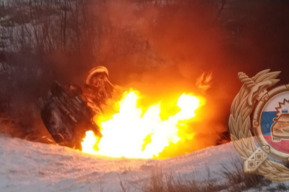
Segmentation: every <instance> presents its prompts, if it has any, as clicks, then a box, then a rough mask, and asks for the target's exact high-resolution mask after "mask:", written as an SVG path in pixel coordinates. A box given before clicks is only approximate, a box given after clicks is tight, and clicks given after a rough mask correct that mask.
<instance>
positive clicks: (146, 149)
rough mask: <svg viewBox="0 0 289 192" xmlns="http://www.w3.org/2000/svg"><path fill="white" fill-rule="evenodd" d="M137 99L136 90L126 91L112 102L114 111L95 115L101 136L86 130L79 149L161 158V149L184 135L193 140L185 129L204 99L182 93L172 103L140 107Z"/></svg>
mask: <svg viewBox="0 0 289 192" xmlns="http://www.w3.org/2000/svg"><path fill="white" fill-rule="evenodd" d="M140 98H141V97H140V93H139V92H137V91H135V90H130V91H127V92H125V93H124V94H123V97H122V99H121V100H120V101H116V102H115V105H114V109H113V111H114V112H104V113H103V114H102V115H98V116H97V117H95V119H94V120H95V122H96V123H97V124H98V125H99V127H100V131H101V134H102V137H97V136H95V135H94V133H93V132H92V131H87V132H86V136H85V138H84V139H83V142H82V151H83V152H85V153H89V154H94V155H101V156H108V157H126V158H162V157H161V156H160V153H161V152H162V151H163V150H164V149H165V148H168V147H170V146H173V145H174V144H176V143H178V142H179V141H181V140H182V139H184V138H186V139H187V138H188V137H190V138H191V139H193V133H192V131H190V133H188V132H187V131H186V130H187V129H185V128H187V127H188V126H189V123H190V122H191V121H192V120H193V119H195V118H197V117H196V114H195V112H196V110H197V109H198V108H200V107H202V106H203V105H204V104H205V102H206V101H205V99H204V98H203V97H199V96H194V95H192V94H185V93H184V94H182V95H181V96H180V97H179V98H178V100H177V102H176V103H165V104H163V103H161V102H159V103H158V104H155V105H149V106H142V105H141V102H140ZM172 102H173V101H172ZM174 102H175V101H174ZM172 105H173V106H174V107H175V108H176V109H177V110H172V109H171V108H172V107H171V106H172ZM176 105H177V106H176Z"/></svg>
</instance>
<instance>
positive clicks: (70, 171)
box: [0, 136, 239, 192]
mask: <svg viewBox="0 0 289 192" xmlns="http://www.w3.org/2000/svg"><path fill="white" fill-rule="evenodd" d="M0 146H1V147H0V162H1V165H0V166H1V169H0V191H23V192H26V191H27V192H28V191H29V192H30V191H70V192H72V191H121V184H120V183H122V185H123V186H125V188H126V189H127V190H129V191H140V190H141V189H140V188H141V186H142V182H145V181H146V179H147V178H149V177H150V176H151V174H152V171H153V170H156V169H161V170H162V172H164V173H166V172H168V173H173V174H176V175H179V176H181V177H185V178H192V177H194V178H195V179H199V180H202V179H203V178H207V174H208V173H207V171H208V169H209V170H210V171H212V172H211V177H212V178H217V179H221V178H218V177H220V175H219V174H218V171H219V170H220V169H222V165H224V164H226V162H228V161H230V160H232V158H239V155H238V154H237V153H236V152H235V150H234V148H233V145H232V144H225V145H222V146H217V147H211V148H207V149H205V150H202V151H199V152H196V153H192V154H189V155H184V156H181V157H177V158H172V159H167V160H129V159H108V158H103V157H95V156H90V155H86V154H83V153H81V152H78V151H75V150H72V149H69V148H66V147H61V146H55V145H48V144H41V143H34V142H29V141H24V140H20V139H15V138H13V139H12V138H7V137H3V136H1V137H0Z"/></svg>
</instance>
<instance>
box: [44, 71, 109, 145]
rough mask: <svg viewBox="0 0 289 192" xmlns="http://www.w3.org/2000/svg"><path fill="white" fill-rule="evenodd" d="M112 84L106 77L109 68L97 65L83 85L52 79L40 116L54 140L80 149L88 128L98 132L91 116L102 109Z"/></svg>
mask: <svg viewBox="0 0 289 192" xmlns="http://www.w3.org/2000/svg"><path fill="white" fill-rule="evenodd" d="M113 90H114V86H113V85H112V84H111V82H110V81H109V79H108V70H107V69H106V68H105V67H103V66H97V67H95V68H93V69H91V70H90V71H89V72H88V75H87V78H86V81H85V87H84V88H83V89H81V88H80V87H78V86H75V85H62V84H60V83H59V82H54V83H53V85H52V86H51V89H50V91H49V95H48V97H47V99H45V102H44V105H43V109H42V111H41V117H42V120H43V123H44V125H45V126H46V128H47V130H48V131H49V133H50V134H51V136H52V137H53V139H54V140H55V142H56V143H58V144H60V145H64V146H68V147H72V148H77V149H80V148H81V141H82V138H83V137H84V136H85V132H86V131H88V130H92V131H94V133H95V134H96V135H100V132H99V128H98V126H97V125H96V124H95V123H94V121H93V117H94V116H95V115H97V114H99V113H101V112H102V106H103V105H104V104H105V103H106V100H107V99H108V98H110V97H111V96H112V93H113Z"/></svg>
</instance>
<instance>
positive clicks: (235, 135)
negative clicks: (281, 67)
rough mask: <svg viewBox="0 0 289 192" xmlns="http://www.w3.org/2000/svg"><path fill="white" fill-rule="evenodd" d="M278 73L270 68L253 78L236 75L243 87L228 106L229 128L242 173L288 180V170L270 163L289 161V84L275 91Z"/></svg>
mask: <svg viewBox="0 0 289 192" xmlns="http://www.w3.org/2000/svg"><path fill="white" fill-rule="evenodd" d="M279 74H280V72H279V71H277V72H270V70H269V69H267V70H264V71H261V72H259V73H258V74H256V75H255V76H254V77H252V78H250V77H248V76H247V75H246V74H245V73H242V72H240V73H239V79H240V80H241V82H242V83H243V86H242V87H241V89H240V91H239V93H238V94H237V95H236V97H235V99H234V101H233V103H232V106H231V114H230V118H229V129H230V133H231V138H232V141H233V144H234V147H235V149H236V150H237V151H238V153H239V154H240V155H241V157H242V159H243V160H244V165H243V171H244V172H245V173H257V174H260V175H263V176H265V177H266V178H268V179H270V180H272V181H288V180H289V169H288V168H287V167H285V166H284V165H283V164H281V163H278V162H277V161H272V158H273V159H278V160H281V161H289V84H287V85H281V86H278V87H275V88H274V87H273V86H274V85H276V84H277V83H278V82H279V79H276V78H277V77H278V75H279ZM269 157H272V158H269Z"/></svg>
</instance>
